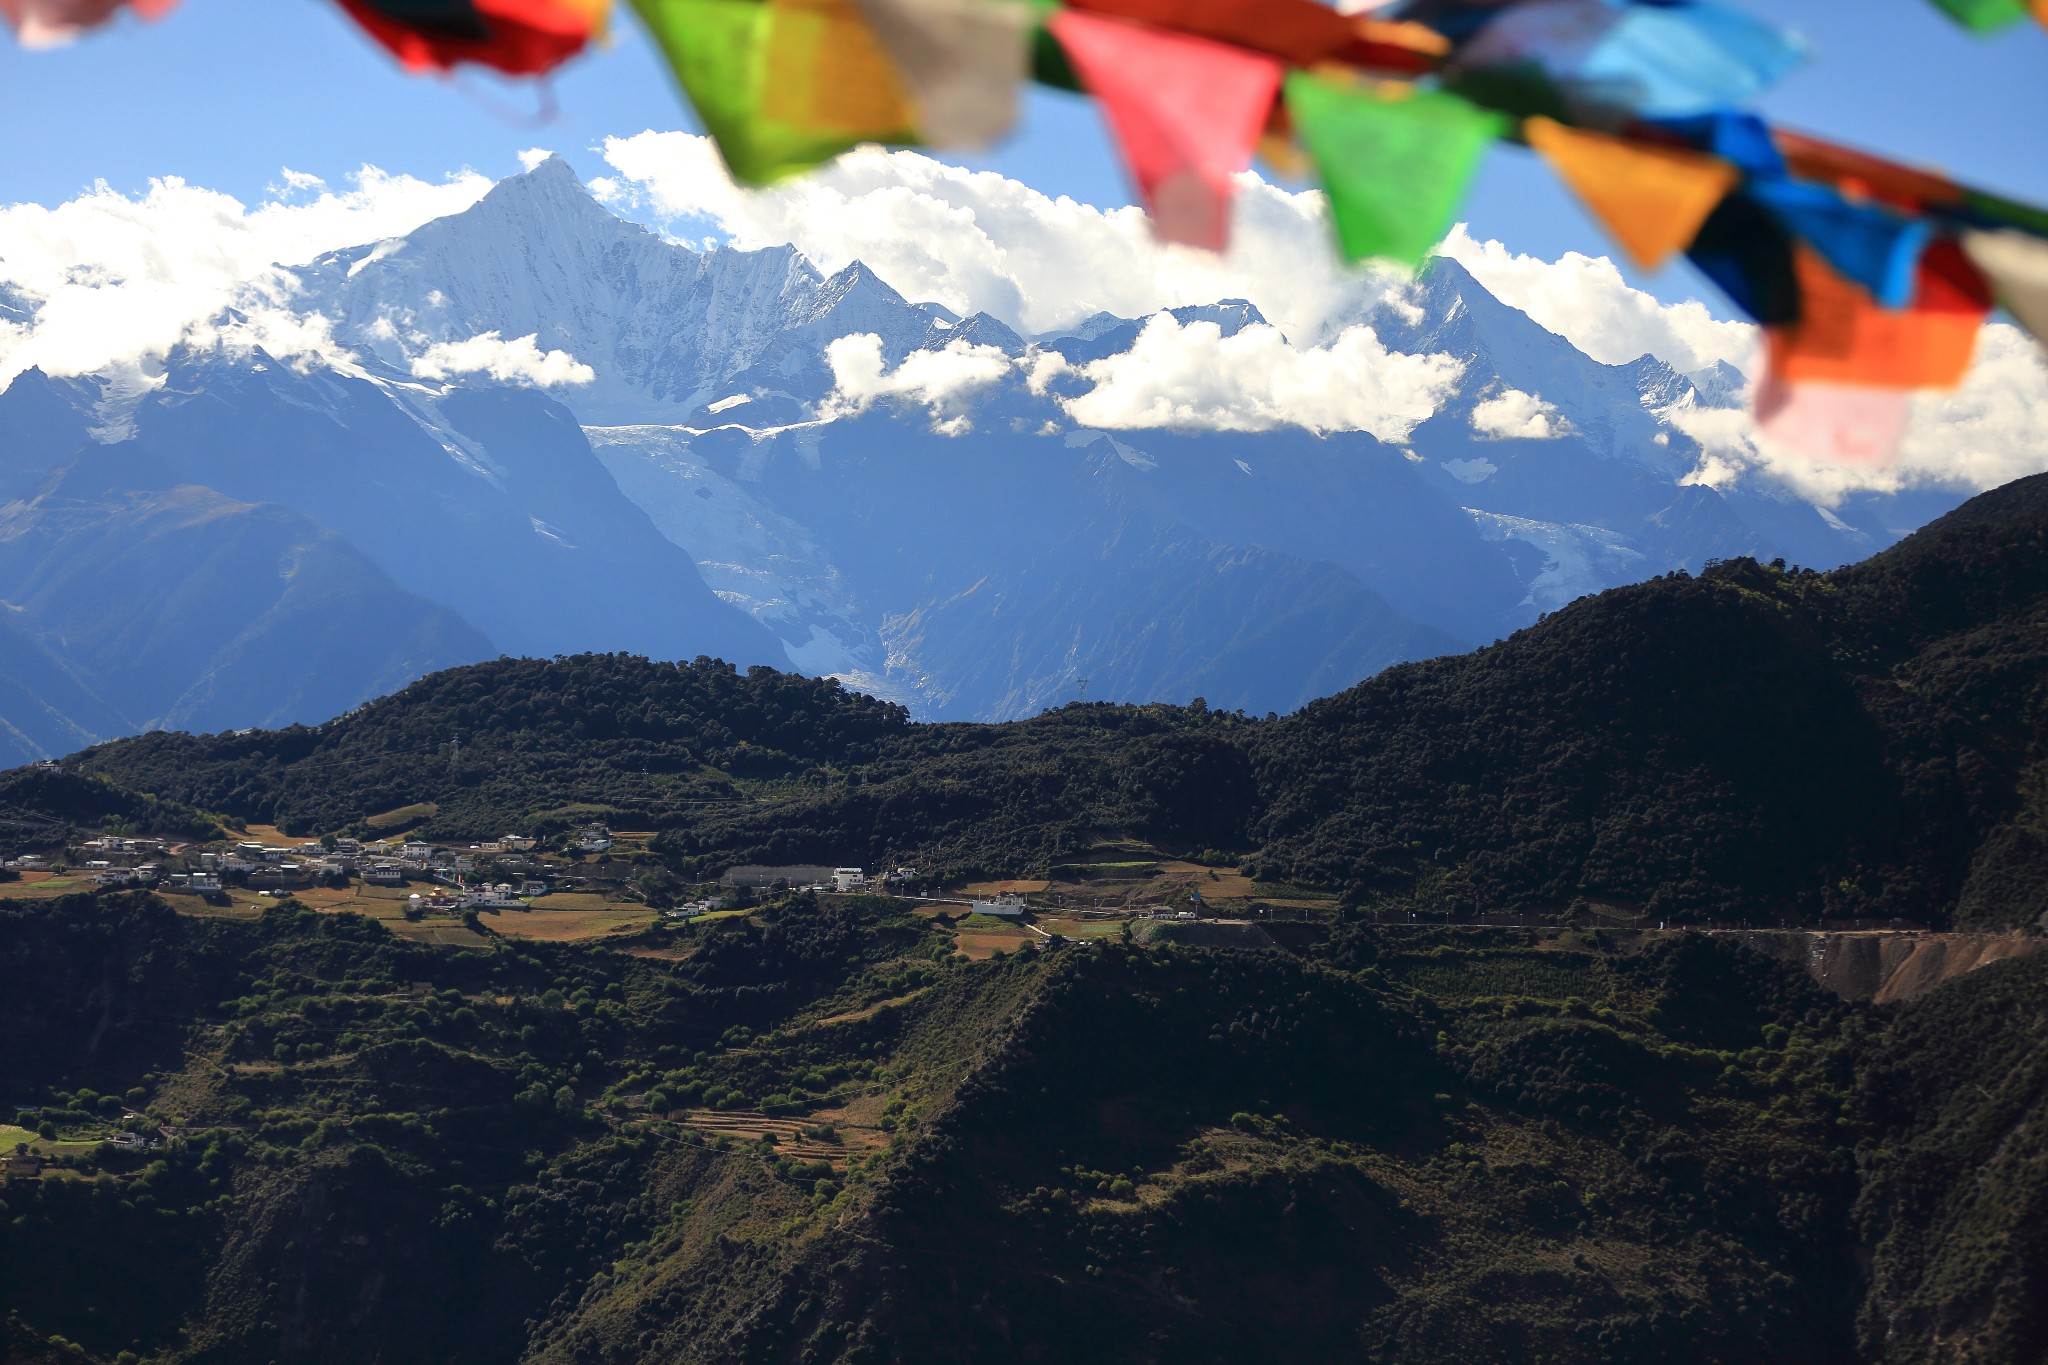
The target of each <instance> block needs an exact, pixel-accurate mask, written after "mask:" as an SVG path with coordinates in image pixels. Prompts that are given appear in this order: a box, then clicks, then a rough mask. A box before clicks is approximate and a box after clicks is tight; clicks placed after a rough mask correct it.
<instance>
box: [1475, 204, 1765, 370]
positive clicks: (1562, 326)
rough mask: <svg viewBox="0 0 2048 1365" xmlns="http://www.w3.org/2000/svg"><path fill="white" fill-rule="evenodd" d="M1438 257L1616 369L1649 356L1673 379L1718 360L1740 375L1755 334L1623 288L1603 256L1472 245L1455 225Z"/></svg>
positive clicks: (1701, 307)
mask: <svg viewBox="0 0 2048 1365" xmlns="http://www.w3.org/2000/svg"><path fill="white" fill-rule="evenodd" d="M1438 250H1439V251H1440V252H1441V253H1442V254H1443V255H1445V256H1449V257H1450V258H1451V259H1453V260H1455V261H1457V262H1458V263H1459V264H1460V265H1462V266H1464V267H1465V268H1466V269H1467V270H1469V271H1471V272H1472V275H1473V278H1475V279H1477V280H1478V281H1479V282H1480V283H1481V284H1483V285H1485V286H1486V287H1487V289H1488V290H1489V291H1491V292H1492V293H1493V295H1494V296H1495V297H1496V298H1498V299H1499V300H1500V301H1501V302H1503V303H1505V304H1507V305H1509V306H1510V307H1513V308H1519V309H1521V310H1522V311H1523V312H1524V313H1527V314H1528V315H1529V316H1530V317H1531V318H1532V319H1534V320H1535V321H1536V322H1537V323H1538V324H1540V325H1541V326H1543V327H1546V328H1548V329H1549V330H1550V331H1553V332H1555V333H1557V334H1558V335H1559V336H1561V337H1563V338H1564V339H1565V340H1566V341H1569V342H1571V344H1572V345H1574V346H1576V347H1578V348H1579V349H1580V350H1582V351H1584V352H1585V353H1586V354H1587V355H1589V356H1591V357H1593V359H1595V360H1598V361H1601V362H1603V363H1605V364H1608V365H1622V364H1626V363H1627V362H1629V361H1631V360H1634V359H1635V358H1636V357H1637V356H1639V355H1644V354H1648V355H1654V356H1656V357H1657V358H1658V359H1660V360H1662V361H1664V362H1665V363H1666V364H1668V365H1670V366H1671V367H1672V368H1673V369H1675V370H1678V371H1679V372H1681V373H1686V372H1690V371H1692V370H1698V369H1704V368H1705V367H1706V366H1708V365H1710V364H1712V363H1713V362H1714V361H1716V360H1725V361H1727V362H1728V363H1729V364H1731V365H1734V366H1735V367H1736V368H1737V369H1740V370H1745V371H1746V370H1748V368H1749V367H1750V364H1751V357H1752V356H1753V355H1754V353H1755V350H1756V328H1754V327H1752V326H1750V325H1749V324H1747V323H1741V322H1725V321H1722V320H1721V319H1719V318H1716V317H1715V316H1714V315H1713V314H1712V313H1711V312H1709V311H1708V310H1707V307H1706V305H1705V304H1702V303H1699V302H1696V301H1688V302H1686V303H1677V304H1670V303H1662V302H1660V301H1658V300H1657V299H1656V298H1654V297H1653V296H1651V295H1649V294H1645V293H1643V292H1642V291H1641V290H1640V289H1633V288H1630V287H1629V284H1628V281H1626V280H1624V279H1623V278H1622V276H1621V271H1620V270H1619V269H1617V268H1616V267H1615V264H1614V262H1613V261H1611V260H1609V259H1608V258H1607V257H1605V256H1582V255H1580V254H1579V253H1578V252H1576V251H1568V252H1566V253H1565V254H1564V255H1563V256H1562V257H1560V258H1559V259H1558V260H1555V261H1546V260H1543V259H1541V258H1539V257H1536V256H1525V255H1521V254H1518V253H1516V252H1512V251H1510V250H1508V249H1507V248H1506V247H1504V246H1502V245H1501V244H1500V243H1499V242H1477V241H1474V240H1473V239H1472V236H1471V234H1470V233H1468V232H1466V231H1465V225H1464V224H1463V223H1460V224H1458V225H1457V226H1456V227H1454V228H1452V229H1451V235H1450V236H1448V237H1446V238H1444V241H1443V245H1442V246H1441V247H1439V248H1438Z"/></svg>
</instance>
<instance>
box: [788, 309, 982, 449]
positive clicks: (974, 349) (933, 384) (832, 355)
mask: <svg viewBox="0 0 2048 1365" xmlns="http://www.w3.org/2000/svg"><path fill="white" fill-rule="evenodd" d="M825 363H826V364H827V365H829V366H830V367H831V369H832V395H831V397H830V398H828V399H827V400H826V403H825V410H824V412H823V413H821V414H820V415H821V416H823V417H825V418H827V419H831V418H836V417H851V416H855V415H857V414H859V413H863V412H866V411H867V410H868V408H870V407H872V406H873V405H874V403H875V401H876V400H877V399H881V398H898V399H905V400H908V401H910V402H912V403H917V404H920V405H921V406H923V407H926V408H929V409H930V410H931V414H932V419H933V421H932V426H933V429H934V430H935V431H938V432H941V433H942V434H944V435H947V436H958V435H961V434H963V433H965V432H967V431H969V430H971V429H972V424H971V423H970V422H969V420H968V417H967V413H966V410H965V405H966V401H967V400H968V399H969V398H971V397H972V396H973V395H975V394H976V393H979V392H980V391H981V390H983V389H985V388H987V387H989V386H990V385H991V384H994V383H996V382H997V381H999V380H1000V379H1002V378H1003V377H1004V376H1005V375H1007V374H1009V373H1010V371H1011V369H1012V364H1011V360H1010V357H1009V356H1007V355H1005V354H1003V352H1002V350H1001V348H999V347H995V346H974V345H970V344H969V343H967V342H965V341H949V342H947V343H946V344H945V346H943V347H942V348H940V349H939V350H936V351H913V352H911V354H910V355H908V356H906V357H905V358H904V361H903V363H902V364H901V365H898V366H897V367H896V368H895V369H894V370H887V369H886V367H885V362H884V361H883V359H882V339H881V338H880V337H878V336H876V335H875V334H874V333H873V332H861V333H857V334H855V335H853V336H843V337H840V338H838V339H837V340H835V341H833V342H831V343H830V344H828V345H827V346H826V347H825Z"/></svg>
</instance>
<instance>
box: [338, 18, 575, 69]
mask: <svg viewBox="0 0 2048 1365" xmlns="http://www.w3.org/2000/svg"><path fill="white" fill-rule="evenodd" d="M339 3H340V5H341V7H342V8H343V9H344V10H346V11H348V14H349V16H350V17H351V18H353V19H354V20H355V21H356V23H357V24H359V25H361V26H362V28H363V30H364V32H366V33H368V34H369V35H370V36H371V37H372V38H374V39H376V40H377V42H378V43H379V44H381V45H382V46H383V47H384V48H385V49H386V50H387V51H389V52H390V53H391V55H392V56H394V57H396V58H397V59H398V61H399V63H400V64H401V65H402V66H404V67H406V68H407V69H408V70H413V71H424V70H428V69H438V70H442V71H448V70H452V69H453V68H454V67H456V66H458V65H460V64H462V63H464V62H473V63H475V64H477V65H479V66H488V67H491V68H493V69H494V70H497V71H502V72H504V73H505V74H506V75H508V76H537V75H540V74H542V73H543V72H547V71H552V70H554V69H555V68H556V67H558V66H560V65H561V64H562V63H563V62H565V61H567V60H569V58H571V57H573V56H575V55H576V54H577V53H578V52H581V51H582V50H583V49H584V47H585V46H586V45H587V44H588V43H589V42H590V39H591V38H592V37H593V36H594V35H595V34H597V33H599V32H601V31H602V30H603V27H604V15H605V12H606V11H607V10H608V9H609V3H608V0H339Z"/></svg>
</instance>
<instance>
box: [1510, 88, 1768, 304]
mask: <svg viewBox="0 0 2048 1365" xmlns="http://www.w3.org/2000/svg"><path fill="white" fill-rule="evenodd" d="M1522 135H1523V136H1524V137H1525V138H1526V139H1527V140H1528V143H1529V145H1530V146H1531V147H1534V148H1535V149H1536V151H1537V152H1538V153H1539V154H1540V155H1541V156H1542V157H1543V159H1544V160H1545V161H1547V162H1549V163H1550V166H1551V169H1553V170H1555V171H1556V172H1557V173H1558V175H1560V176H1562V177H1563V178H1564V180H1565V182H1566V183H1567V184H1569V185H1570V186H1571V187H1572V189H1573V190H1575V191H1576V192H1577V193H1578V196H1579V198H1580V199H1581V200H1582V201H1584V203H1585V205H1586V207H1587V208H1589V209H1591V210H1592V211H1593V214H1594V216H1595V217H1597V218H1598V219H1599V220H1600V222H1601V224H1602V225H1603V226H1605V227H1606V229H1607V230H1608V231H1609V232H1610V233H1612V234H1614V239H1615V240H1616V241H1617V242H1619V243H1621V247H1622V250H1624V251H1626V252H1627V253H1628V254H1629V258H1630V259H1631V260H1633V261H1634V262H1635V263H1636V264H1637V265H1639V266H1641V267H1643V269H1645V270H1655V269H1656V268H1657V267H1658V266H1660V265H1662V264H1663V263H1664V262H1665V261H1666V260H1667V259H1669V258H1670V256H1671V255H1672V253H1673V252H1677V251H1683V250H1685V248H1687V247H1688V246H1691V245H1692V240H1693V238H1694V237H1696V236H1698V235H1699V230H1700V225H1701V224H1702V223H1704V222H1706V221H1707V215H1708V214H1710V213H1712V212H1713V211H1714V206H1715V205H1717V204H1719V203H1720V202H1721V200H1722V199H1724V198H1726V197H1727V194H1728V191H1730V190H1732V189H1734V188H1735V186H1736V185H1737V184H1738V183H1739V182H1740V181H1741V179H1742V176H1741V173H1740V172H1739V171H1737V170H1736V169H1735V167H1733V166H1731V165H1730V164H1728V163H1727V162H1726V161H1723V160H1721V159H1720V158H1719V157H1714V156H1707V155H1705V154H1703V153H1700V152H1693V151H1687V150H1685V149H1684V148H1680V147H1659V146H1654V145H1651V144H1648V143H1642V142H1632V141H1630V140H1628V139H1626V138H1619V137H1612V136H1609V135H1608V134H1606V133H1589V132H1586V131H1585V130H1583V129H1579V128H1568V127H1566V126H1565V125H1564V124H1561V123H1558V122H1556V121H1555V120H1552V119H1547V118H1531V119H1528V120H1525V121H1524V122H1523V124H1522Z"/></svg>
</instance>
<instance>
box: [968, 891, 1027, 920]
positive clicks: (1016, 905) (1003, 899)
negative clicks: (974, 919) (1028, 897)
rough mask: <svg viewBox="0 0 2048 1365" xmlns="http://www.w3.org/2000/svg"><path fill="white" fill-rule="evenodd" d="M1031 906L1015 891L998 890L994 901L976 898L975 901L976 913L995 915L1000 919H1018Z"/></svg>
mask: <svg viewBox="0 0 2048 1365" xmlns="http://www.w3.org/2000/svg"><path fill="white" fill-rule="evenodd" d="M1030 908H1031V907H1030V906H1028V905H1026V904H1025V903H1024V898H1023V897H1022V896H1020V895H1018V894H1017V893H1016V892H1015V891H1001V892H998V893H996V898H995V899H994V900H992V901H985V900H976V901H975V902H974V913H975V914H977V915H994V916H996V917H997V918H998V919H1016V918H1018V917H1019V916H1021V915H1022V914H1023V913H1024V912H1025V911H1027V910H1029V909H1030Z"/></svg>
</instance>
